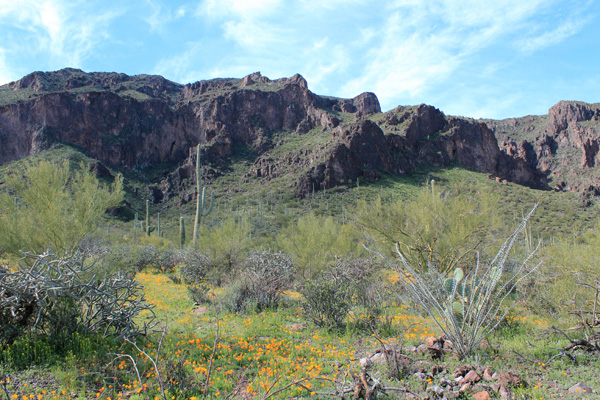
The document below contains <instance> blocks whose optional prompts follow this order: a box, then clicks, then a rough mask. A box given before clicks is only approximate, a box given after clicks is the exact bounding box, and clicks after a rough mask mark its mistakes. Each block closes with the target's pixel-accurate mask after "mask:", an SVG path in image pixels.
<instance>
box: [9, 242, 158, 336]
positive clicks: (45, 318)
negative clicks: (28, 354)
mask: <svg viewBox="0 0 600 400" xmlns="http://www.w3.org/2000/svg"><path fill="white" fill-rule="evenodd" d="M27 259H29V260H33V264H32V265H31V266H21V265H18V268H17V269H16V271H14V272H11V271H10V270H9V269H8V268H6V267H3V266H0V326H1V327H2V329H1V331H2V335H1V336H0V342H7V343H10V342H11V341H13V340H14V339H15V338H16V337H17V336H18V335H19V334H21V333H22V331H24V330H30V331H32V332H35V333H40V334H51V333H53V332H57V331H58V332H57V333H63V332H61V331H59V329H60V327H61V326H67V327H68V328H69V329H71V330H75V331H76V330H81V331H85V332H93V333H100V334H103V335H112V334H114V335H117V336H120V337H128V338H133V337H135V336H136V335H139V334H142V333H144V332H145V331H146V330H147V329H149V328H150V325H149V324H151V323H152V322H153V320H154V318H150V320H148V321H147V322H144V325H143V326H142V327H139V326H137V324H136V323H135V322H134V319H135V318H136V316H138V315H139V314H140V313H141V312H148V313H150V316H152V317H153V315H154V313H153V312H152V308H151V306H149V305H148V304H147V303H146V302H145V300H144V295H143V293H142V286H141V285H140V284H139V283H137V282H136V281H135V280H134V279H133V278H131V277H126V276H123V275H121V274H117V275H112V276H109V277H107V278H105V279H102V280H99V279H95V275H93V267H94V265H93V264H92V265H86V263H85V257H84V256H83V255H82V254H81V253H76V254H75V255H73V256H70V257H66V258H57V257H56V256H54V255H53V254H50V253H48V252H46V253H44V254H41V255H27Z"/></svg>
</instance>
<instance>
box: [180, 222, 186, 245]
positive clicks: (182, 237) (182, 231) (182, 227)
mask: <svg viewBox="0 0 600 400" xmlns="http://www.w3.org/2000/svg"><path fill="white" fill-rule="evenodd" d="M184 244H185V222H184V220H183V217H179V247H180V248H181V249H183V245H184Z"/></svg>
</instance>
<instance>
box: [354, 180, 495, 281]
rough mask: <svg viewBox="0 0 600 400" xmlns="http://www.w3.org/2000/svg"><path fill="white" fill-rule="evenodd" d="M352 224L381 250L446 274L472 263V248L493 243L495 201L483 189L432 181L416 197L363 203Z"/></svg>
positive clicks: (416, 265)
mask: <svg viewBox="0 0 600 400" xmlns="http://www.w3.org/2000/svg"><path fill="white" fill-rule="evenodd" d="M354 219H355V220H356V222H357V223H358V224H359V225H360V226H361V227H362V228H363V229H364V230H365V232H366V233H367V234H368V235H369V237H370V238H371V240H372V241H373V242H374V243H376V244H377V245H378V247H379V248H380V249H381V251H383V252H384V253H385V255H386V256H388V257H389V256H393V255H394V254H395V253H396V252H398V253H400V254H401V255H402V257H403V258H404V259H406V260H407V262H408V263H409V264H410V265H411V266H412V267H413V268H415V269H418V270H419V271H423V272H424V271H427V270H428V269H429V268H435V269H436V270H438V271H440V272H441V273H449V272H451V271H453V270H454V269H455V268H457V267H458V266H460V265H473V261H474V260H475V257H476V251H477V250H478V249H479V248H481V247H482V245H483V243H485V242H493V241H495V236H494V235H495V233H496V231H497V230H498V229H499V227H500V222H499V218H498V200H497V198H496V197H495V196H494V195H493V194H491V193H489V192H488V191H485V190H480V189H478V188H477V187H473V186H467V185H461V186H458V187H454V188H452V189H451V190H450V191H448V192H445V191H442V190H440V189H439V188H437V187H436V186H435V185H434V184H432V185H431V187H429V186H427V187H424V188H423V189H421V190H420V191H419V192H418V193H417V196H416V198H414V199H412V200H407V201H396V202H394V203H391V204H384V203H383V202H382V200H381V199H377V200H376V201H375V202H366V201H363V202H361V203H360V204H359V206H358V207H357V210H356V212H355V215H354Z"/></svg>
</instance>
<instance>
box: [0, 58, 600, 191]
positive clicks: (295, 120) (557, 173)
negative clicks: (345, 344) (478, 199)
mask: <svg viewBox="0 0 600 400" xmlns="http://www.w3.org/2000/svg"><path fill="white" fill-rule="evenodd" d="M599 114H600V112H599V111H598V107H597V106H594V105H586V104H584V103H564V104H562V103H559V104H557V105H556V106H554V107H553V108H552V109H551V110H550V113H549V115H548V116H541V117H524V118H517V119H511V120H503V121H491V120H485V121H484V120H481V121H476V120H473V119H468V118H457V117H451V116H446V115H444V114H443V113H442V112H441V111H440V110H438V109H436V108H434V107H432V106H427V105H420V106H413V107H402V106H399V107H397V108H395V109H393V110H390V111H388V112H386V113H382V112H381V108H380V105H379V101H378V99H377V97H376V96H375V95H374V94H373V93H363V94H360V95H358V96H356V97H354V98H352V99H339V98H332V97H324V96H319V95H316V94H314V93H313V92H311V91H310V90H309V89H308V85H307V82H306V80H305V79H304V78H303V77H302V76H300V75H294V76H293V77H291V78H282V79H277V80H271V79H269V78H267V77H264V76H262V75H261V74H260V73H254V74H250V75H248V76H246V77H244V78H243V79H234V78H231V79H212V80H205V81H199V82H195V83H191V84H187V85H181V84H178V83H174V82H171V81H168V80H167V79H165V78H163V77H160V76H152V75H137V76H128V75H125V74H118V73H85V72H83V71H81V70H76V69H64V70H60V71H56V72H34V73H32V74H29V75H27V76H25V77H24V78H22V79H21V80H19V81H16V82H11V83H9V84H7V85H4V86H1V87H0V143H2V145H1V146H0V164H2V163H6V162H9V161H12V160H17V159H20V158H23V157H27V156H29V155H31V154H34V153H38V152H41V151H43V150H44V149H46V148H49V147H51V146H52V145H53V144H54V143H64V144H68V145H71V146H75V147H77V148H79V149H81V150H82V151H84V152H85V153H86V154H87V155H89V156H90V157H93V158H96V159H98V160H99V161H100V162H101V163H102V164H105V165H107V166H113V167H119V168H128V169H135V170H141V171H143V170H144V169H146V168H149V167H150V166H152V165H155V164H158V163H170V164H172V165H174V167H173V170H172V172H170V173H168V174H166V175H165V176H163V177H162V178H160V179H161V180H160V182H156V190H154V192H155V193H156V196H155V201H160V200H161V199H170V198H172V197H176V196H179V197H180V200H181V201H183V202H186V201H189V199H188V198H184V197H182V196H183V192H184V190H183V189H184V181H185V180H186V179H188V178H191V177H192V176H193V174H194V173H195V172H194V168H192V165H193V164H194V162H195V152H194V151H193V149H194V147H195V146H196V145H197V144H199V143H200V144H202V145H203V160H205V162H207V163H209V164H210V168H207V177H206V178H207V179H211V177H214V176H217V175H219V174H223V173H226V170H225V169H224V168H223V166H224V165H225V164H226V160H227V159H229V158H230V157H231V156H232V155H233V154H234V152H235V151H236V149H240V148H241V149H247V150H248V151H249V152H250V153H251V154H253V157H252V159H251V163H250V165H249V167H248V169H247V171H246V173H245V174H244V176H243V178H242V179H245V180H249V179H259V180H272V179H277V178H280V177H285V176H289V177H291V178H292V179H290V182H293V189H294V190H295V193H296V195H297V196H299V197H303V196H306V195H307V194H309V193H310V192H311V191H313V190H322V189H327V188H331V187H334V186H336V185H340V184H345V183H348V182H354V181H355V180H356V179H357V178H365V179H367V180H376V179H378V178H379V177H380V176H381V174H393V175H402V174H406V173H409V172H411V171H414V170H416V169H417V168H419V166H420V165H423V164H429V165H434V166H439V167H444V166H448V165H460V166H463V167H465V168H469V169H473V170H477V171H481V172H485V173H488V174H490V177H494V178H496V179H497V180H499V181H501V182H502V181H505V182H506V181H510V182H515V183H518V184H522V185H528V186H531V187H535V188H540V189H548V188H549V187H550V186H549V184H548V178H550V181H551V183H552V184H553V185H555V186H556V184H555V181H556V180H557V179H558V178H560V179H563V180H564V183H561V184H558V188H559V189H561V190H562V189H569V190H583V189H586V188H587V186H585V185H587V184H588V183H589V185H588V186H590V185H595V184H596V183H598V184H599V185H600V182H598V180H597V179H598V178H597V176H596V175H595V174H593V173H591V174H590V173H589V172H590V171H591V170H593V169H594V168H595V165H596V163H597V162H598V161H600V155H599V154H598V149H599V148H600V146H599V143H600V139H599V135H598V133H597V132H598V130H597V129H596V126H595V124H596V122H597V121H598V119H599V117H598V116H599ZM544 124H545V125H544ZM542 125H544V126H546V128H544V129H542V128H541V126H542ZM542 130H543V131H544V134H543V135H542ZM569 151H570V152H577V151H581V152H582V153H583V156H582V157H583V158H581V161H580V162H579V170H581V171H584V172H583V173H579V172H577V173H576V174H575V175H573V176H575V177H576V178H577V179H578V180H577V183H576V182H575V180H571V175H569V174H571V172H569V171H570V168H571V163H572V162H571V161H570V159H569V160H566V161H565V158H564V157H563V158H562V159H560V160H561V161H558V160H559V158H560V157H561V156H562V155H563V153H565V154H566V153H568V152H569ZM579 170H578V171H579ZM580 181H581V182H580ZM582 185H583V186H582Z"/></svg>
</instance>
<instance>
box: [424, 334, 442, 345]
mask: <svg viewBox="0 0 600 400" xmlns="http://www.w3.org/2000/svg"><path fill="white" fill-rule="evenodd" d="M438 341H439V339H438V338H436V337H435V336H429V337H427V338H426V339H425V345H426V346H429V347H433V346H434V345H435V344H436V343H437V342H438Z"/></svg>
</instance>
